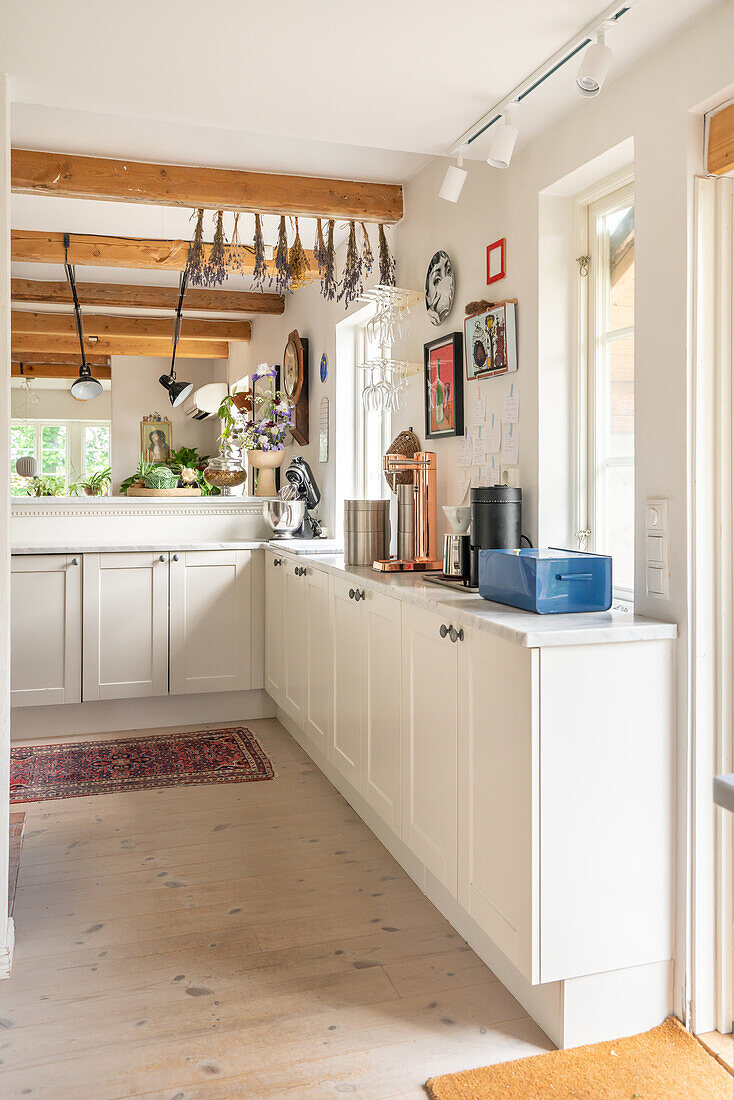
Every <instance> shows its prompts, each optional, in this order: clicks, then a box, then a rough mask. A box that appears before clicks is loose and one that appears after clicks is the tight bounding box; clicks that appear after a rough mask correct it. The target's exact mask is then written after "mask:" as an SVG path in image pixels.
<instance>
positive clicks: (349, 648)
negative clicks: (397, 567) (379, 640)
mask: <svg viewBox="0 0 734 1100" xmlns="http://www.w3.org/2000/svg"><path fill="white" fill-rule="evenodd" d="M357 589H358V585H357V584H356V582H355V580H352V581H351V582H348V581H343V580H341V579H340V578H337V577H335V578H333V582H332V600H331V618H332V624H333V639H334V661H333V670H334V672H333V676H334V718H333V726H332V732H331V753H330V755H331V760H332V763H333V765H334V767H335V768H336V769H337V771H338V772H340V773H341V774H342V775H343V776H344V777H345V779H348V780H349V782H350V783H351V784H352V786H353V787H354V788H355V789H356V790H358V791H359V790H360V789H361V786H362V782H361V775H362V756H363V746H362V732H363V710H364V704H363V697H364V681H365V674H364V646H363V640H362V624H363V604H362V601H361V600H360V601H359V602H357V600H356V599H355V597H354V593H356V591H357ZM350 592H351V593H352V594H353V595H351V596H350Z"/></svg>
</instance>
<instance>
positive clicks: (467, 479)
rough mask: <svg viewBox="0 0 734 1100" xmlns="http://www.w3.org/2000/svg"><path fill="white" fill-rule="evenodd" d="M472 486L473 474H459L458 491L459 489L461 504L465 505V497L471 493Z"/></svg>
mask: <svg viewBox="0 0 734 1100" xmlns="http://www.w3.org/2000/svg"><path fill="white" fill-rule="evenodd" d="M470 485H471V474H470V473H469V471H468V470H465V471H463V472H462V473H460V474H459V480H458V489H459V504H463V503H464V497H465V496H466V494H467V493H468V492H469V486H470Z"/></svg>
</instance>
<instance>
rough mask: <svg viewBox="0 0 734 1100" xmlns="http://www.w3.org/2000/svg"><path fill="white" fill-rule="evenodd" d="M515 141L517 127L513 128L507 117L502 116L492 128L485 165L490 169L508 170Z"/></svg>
mask: <svg viewBox="0 0 734 1100" xmlns="http://www.w3.org/2000/svg"><path fill="white" fill-rule="evenodd" d="M516 141H517V126H513V125H512V123H511V122H510V121H509V119H508V118H507V116H506V115H503V116H502V121H501V122H498V123H496V124H495V126H494V133H493V135H492V141H491V144H490V146H489V156H488V157H487V164H490V165H491V166H492V168H508V167H509V164H510V161H511V160H512V153H513V150H514V148H515V142H516Z"/></svg>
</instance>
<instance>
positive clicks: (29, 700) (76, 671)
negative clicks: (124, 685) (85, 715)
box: [10, 554, 82, 707]
mask: <svg viewBox="0 0 734 1100" xmlns="http://www.w3.org/2000/svg"><path fill="white" fill-rule="evenodd" d="M10 574H11V575H10V705H11V706H13V707H37V706H47V705H49V704H53V703H78V702H80V701H81V691H82V559H81V556H71V555H68V556H67V555H66V554H17V555H14V556H13V557H12V559H11V565H10Z"/></svg>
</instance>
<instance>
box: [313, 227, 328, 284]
mask: <svg viewBox="0 0 734 1100" xmlns="http://www.w3.org/2000/svg"><path fill="white" fill-rule="evenodd" d="M313 258H314V260H315V261H316V263H317V264H318V268H319V275H323V274H324V271H325V269H326V245H325V244H324V229H323V226H322V225H321V218H317V219H316V241H315V243H314V249H313Z"/></svg>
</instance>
